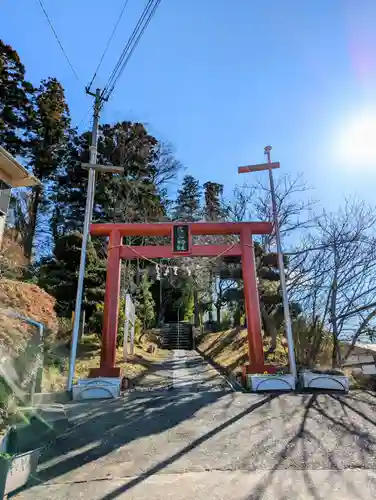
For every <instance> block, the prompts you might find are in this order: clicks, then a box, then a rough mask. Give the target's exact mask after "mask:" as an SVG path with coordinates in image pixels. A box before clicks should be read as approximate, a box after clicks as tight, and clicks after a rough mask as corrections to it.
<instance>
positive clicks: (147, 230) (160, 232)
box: [90, 221, 272, 236]
mask: <svg viewBox="0 0 376 500" xmlns="http://www.w3.org/2000/svg"><path fill="white" fill-rule="evenodd" d="M179 224H186V225H188V226H189V228H190V232H191V234H192V235H200V234H207V235H217V234H218V235H224V234H241V233H242V232H243V231H247V232H249V233H251V234H270V233H271V232H272V224H271V223H270V222H183V221H179ZM173 225H174V222H161V223H153V224H108V223H103V224H91V226H90V234H91V235H92V236H110V234H111V233H112V232H113V231H119V234H120V236H170V234H171V229H172V226H173Z"/></svg>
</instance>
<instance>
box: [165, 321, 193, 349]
mask: <svg viewBox="0 0 376 500" xmlns="http://www.w3.org/2000/svg"><path fill="white" fill-rule="evenodd" d="M161 347H162V348H163V349H187V350H190V349H193V335H192V325H191V324H189V323H169V324H166V325H164V326H163V327H162V328H161Z"/></svg>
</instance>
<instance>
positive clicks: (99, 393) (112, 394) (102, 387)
mask: <svg viewBox="0 0 376 500" xmlns="http://www.w3.org/2000/svg"><path fill="white" fill-rule="evenodd" d="M121 380H122V379H121V378H115V377H114V378H110V377H98V378H91V379H90V378H88V379H82V380H79V381H78V382H77V384H76V385H74V386H73V387H72V397H73V400H74V401H78V400H82V399H110V398H117V397H119V396H120V386H121Z"/></svg>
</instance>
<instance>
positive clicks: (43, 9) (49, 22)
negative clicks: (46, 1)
mask: <svg viewBox="0 0 376 500" xmlns="http://www.w3.org/2000/svg"><path fill="white" fill-rule="evenodd" d="M38 3H39V5H40V8H41V9H42V11H43V13H44V15H45V17H46V19H47V21H48V24H49V25H50V28H51V30H52V32H53V34H54V35H55V38H56V40H57V43H58V44H59V46H60V48H61V51H62V52H63V54H64V56H65V59H66V60H67V62H68V64H69V66H70V68H71V70H72V71H73V74H74V76H75V77H76V79H77V80H78V81H80V79H79V77H78V74H77V72H76V70H75V69H74V67H73V64H72V63H71V61H70V59H69V57H68V54H67V53H66V51H65V50H64V47H63V44H62V43H61V41H60V39H59V36H58V34H57V33H56V30H55V28H54V27H53V24H52V21H51V19H50V17H49V15H48V14H47V11H46V9H45V7H44V5H43V2H42V0H38Z"/></svg>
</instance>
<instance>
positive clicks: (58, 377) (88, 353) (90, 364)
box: [42, 335, 169, 392]
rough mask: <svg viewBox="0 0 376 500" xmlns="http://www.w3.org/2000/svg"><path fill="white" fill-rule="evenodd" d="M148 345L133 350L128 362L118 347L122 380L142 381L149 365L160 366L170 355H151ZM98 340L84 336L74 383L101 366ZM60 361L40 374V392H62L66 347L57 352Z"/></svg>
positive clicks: (155, 353) (95, 337) (165, 352)
mask: <svg viewBox="0 0 376 500" xmlns="http://www.w3.org/2000/svg"><path fill="white" fill-rule="evenodd" d="M148 345H150V342H147V343H144V344H143V345H142V346H138V345H136V346H135V352H134V356H133V358H132V359H129V362H125V361H124V358H123V348H122V347H119V348H118V349H117V354H116V361H117V363H116V365H117V366H119V367H121V368H122V372H123V374H124V376H126V377H128V378H130V379H136V378H141V377H140V376H142V375H145V374H146V372H148V371H149V367H150V365H151V364H152V363H159V362H161V361H163V360H164V359H166V357H167V356H168V354H169V352H168V351H165V350H163V349H158V348H156V350H155V352H154V354H150V353H148V352H147V347H148ZM100 351H101V345H100V339H99V338H98V337H97V336H96V335H86V336H85V337H84V338H83V339H82V341H81V344H80V345H79V346H78V350H77V361H76V370H75V374H76V376H75V380H74V381H75V382H76V381H77V380H78V379H81V378H85V377H87V376H88V373H89V371H90V369H91V368H98V366H99V363H100ZM56 355H57V356H58V357H59V365H60V366H54V365H52V366H51V365H50V366H47V367H46V368H45V370H44V374H43V387H42V390H43V392H53V391H59V390H64V389H65V387H66V383H67V373H68V363H69V351H68V349H67V348H66V347H60V348H59V352H56Z"/></svg>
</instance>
